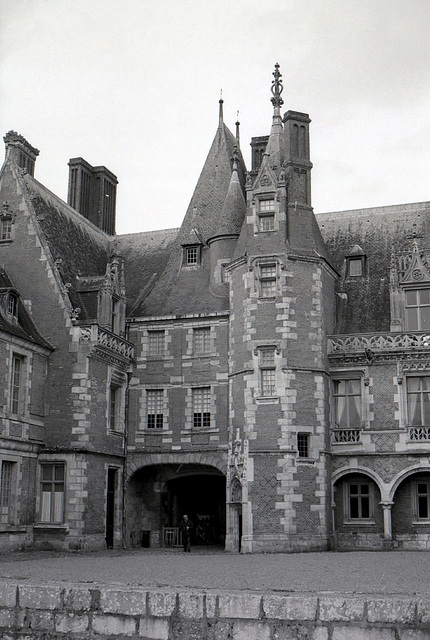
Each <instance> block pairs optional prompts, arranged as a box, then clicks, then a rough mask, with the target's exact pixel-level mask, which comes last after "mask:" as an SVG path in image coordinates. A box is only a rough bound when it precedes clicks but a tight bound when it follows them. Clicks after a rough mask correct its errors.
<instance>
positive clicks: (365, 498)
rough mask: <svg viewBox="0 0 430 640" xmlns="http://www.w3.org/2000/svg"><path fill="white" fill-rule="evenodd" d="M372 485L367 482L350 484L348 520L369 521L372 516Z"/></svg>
mask: <svg viewBox="0 0 430 640" xmlns="http://www.w3.org/2000/svg"><path fill="white" fill-rule="evenodd" d="M370 509H371V500H370V485H369V483H367V482H351V483H349V484H348V519H349V520H369V519H370V516H371V512H370Z"/></svg>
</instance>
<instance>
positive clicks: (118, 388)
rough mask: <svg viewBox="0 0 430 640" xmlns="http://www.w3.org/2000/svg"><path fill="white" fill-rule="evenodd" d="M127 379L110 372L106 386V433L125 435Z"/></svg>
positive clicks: (115, 372) (123, 375)
mask: <svg viewBox="0 0 430 640" xmlns="http://www.w3.org/2000/svg"><path fill="white" fill-rule="evenodd" d="M126 384H127V377H126V375H125V374H122V373H120V372H118V371H111V372H110V374H109V378H108V385H107V392H106V398H107V411H106V413H107V431H108V433H109V434H116V435H124V433H125V394H126Z"/></svg>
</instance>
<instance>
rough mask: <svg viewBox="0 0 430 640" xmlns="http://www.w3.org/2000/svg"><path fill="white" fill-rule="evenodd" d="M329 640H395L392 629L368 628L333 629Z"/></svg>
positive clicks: (394, 633) (348, 627)
mask: <svg viewBox="0 0 430 640" xmlns="http://www.w3.org/2000/svg"><path fill="white" fill-rule="evenodd" d="M331 640H396V632H395V630H394V629H379V628H373V629H371V628H370V627H351V626H347V627H344V626H342V627H335V628H334V629H333V635H332V639H331Z"/></svg>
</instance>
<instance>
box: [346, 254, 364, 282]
mask: <svg viewBox="0 0 430 640" xmlns="http://www.w3.org/2000/svg"><path fill="white" fill-rule="evenodd" d="M347 261H348V265H347V266H348V276H349V277H350V278H359V277H360V276H362V275H363V258H361V257H360V258H347Z"/></svg>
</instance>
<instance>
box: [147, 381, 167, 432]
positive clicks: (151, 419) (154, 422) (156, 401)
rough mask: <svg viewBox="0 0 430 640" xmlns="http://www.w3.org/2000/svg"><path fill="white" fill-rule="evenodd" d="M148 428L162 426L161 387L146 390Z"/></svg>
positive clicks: (160, 427)
mask: <svg viewBox="0 0 430 640" xmlns="http://www.w3.org/2000/svg"><path fill="white" fill-rule="evenodd" d="M146 399H147V411H148V420H147V427H148V429H162V428H163V391H162V389H156V390H150V391H147V392H146Z"/></svg>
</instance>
